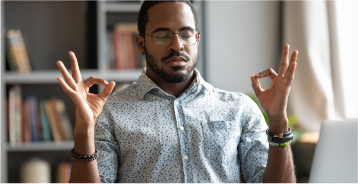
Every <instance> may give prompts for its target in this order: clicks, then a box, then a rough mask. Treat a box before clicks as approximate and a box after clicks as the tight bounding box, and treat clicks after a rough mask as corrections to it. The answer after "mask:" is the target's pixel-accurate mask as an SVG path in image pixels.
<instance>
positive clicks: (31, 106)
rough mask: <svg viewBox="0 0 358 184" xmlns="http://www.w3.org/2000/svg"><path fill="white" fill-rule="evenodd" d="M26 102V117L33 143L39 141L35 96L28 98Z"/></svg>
mask: <svg viewBox="0 0 358 184" xmlns="http://www.w3.org/2000/svg"><path fill="white" fill-rule="evenodd" d="M26 100H27V104H28V105H27V107H28V108H27V110H28V112H29V113H28V116H29V121H30V126H31V140H32V141H33V142H37V141H40V140H41V139H40V127H39V119H38V107H37V97H36V96H28V97H27V98H26Z"/></svg>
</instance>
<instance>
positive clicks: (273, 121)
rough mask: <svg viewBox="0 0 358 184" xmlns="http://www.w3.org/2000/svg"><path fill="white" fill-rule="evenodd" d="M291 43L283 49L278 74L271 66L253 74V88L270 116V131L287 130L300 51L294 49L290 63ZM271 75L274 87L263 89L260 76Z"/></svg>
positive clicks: (281, 131)
mask: <svg viewBox="0 0 358 184" xmlns="http://www.w3.org/2000/svg"><path fill="white" fill-rule="evenodd" d="M288 54H289V45H286V46H285V47H284V49H283V53H282V59H281V66H280V71H279V73H278V74H277V73H276V72H275V71H274V70H273V69H272V68H269V69H267V70H265V71H263V72H260V73H259V74H256V75H253V76H251V82H252V88H253V89H254V91H255V94H256V96H257V98H258V99H259V101H260V104H261V106H262V108H263V109H264V110H265V111H266V113H267V115H268V118H269V126H270V132H273V133H283V132H287V129H288V120H287V114H286V108H287V101H288V95H289V93H290V89H291V86H292V83H293V78H294V74H295V69H296V65H297V63H296V60H297V55H298V51H296V50H295V51H294V52H293V53H292V55H291V59H290V62H289V64H288ZM263 77H269V78H270V79H271V82H272V87H270V88H268V89H262V88H261V86H260V82H259V80H258V79H259V78H263Z"/></svg>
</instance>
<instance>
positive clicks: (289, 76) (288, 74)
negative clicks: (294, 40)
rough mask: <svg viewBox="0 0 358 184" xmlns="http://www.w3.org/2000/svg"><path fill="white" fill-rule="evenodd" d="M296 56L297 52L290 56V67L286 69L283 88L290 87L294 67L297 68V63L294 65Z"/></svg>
mask: <svg viewBox="0 0 358 184" xmlns="http://www.w3.org/2000/svg"><path fill="white" fill-rule="evenodd" d="M297 55H298V51H294V52H293V54H292V56H291V61H290V66H289V67H288V69H287V72H286V74H285V79H286V82H285V86H286V87H290V86H291V85H292V83H293V79H294V75H295V71H296V66H297V63H296V60H297Z"/></svg>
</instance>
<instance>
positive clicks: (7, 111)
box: [5, 98, 10, 142]
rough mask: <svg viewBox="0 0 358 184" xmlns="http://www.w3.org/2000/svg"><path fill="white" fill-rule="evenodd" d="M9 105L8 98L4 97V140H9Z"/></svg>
mask: <svg viewBox="0 0 358 184" xmlns="http://www.w3.org/2000/svg"><path fill="white" fill-rule="evenodd" d="M9 109H10V107H9V98H6V112H5V113H6V142H10V138H9V137H10V133H9V132H10V131H9V127H10V118H9V116H10V114H9V113H10V110H9Z"/></svg>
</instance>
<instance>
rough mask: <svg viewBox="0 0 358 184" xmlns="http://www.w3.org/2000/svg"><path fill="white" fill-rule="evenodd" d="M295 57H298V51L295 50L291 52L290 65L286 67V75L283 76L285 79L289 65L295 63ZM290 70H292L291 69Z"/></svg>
mask: <svg viewBox="0 0 358 184" xmlns="http://www.w3.org/2000/svg"><path fill="white" fill-rule="evenodd" d="M297 55H298V51H297V50H295V51H293V52H292V55H291V58H290V65H289V66H288V69H287V71H286V74H285V76H284V77H285V78H286V77H287V72H288V70H290V67H291V65H292V64H293V63H296V61H297ZM291 70H292V68H291Z"/></svg>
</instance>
